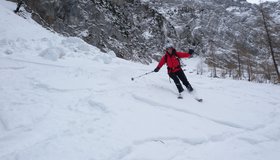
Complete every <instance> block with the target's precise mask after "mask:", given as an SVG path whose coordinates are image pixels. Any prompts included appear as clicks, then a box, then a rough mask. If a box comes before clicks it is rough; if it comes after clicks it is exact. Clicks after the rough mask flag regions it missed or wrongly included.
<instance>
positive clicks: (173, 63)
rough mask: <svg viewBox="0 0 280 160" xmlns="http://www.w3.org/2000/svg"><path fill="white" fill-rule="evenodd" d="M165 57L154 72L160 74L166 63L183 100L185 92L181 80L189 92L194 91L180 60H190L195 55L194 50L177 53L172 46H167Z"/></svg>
mask: <svg viewBox="0 0 280 160" xmlns="http://www.w3.org/2000/svg"><path fill="white" fill-rule="evenodd" d="M165 51H166V53H165V55H164V56H162V58H161V60H160V62H159V63H158V65H157V67H156V68H155V69H154V72H158V71H159V70H160V68H161V67H162V66H163V65H164V64H165V63H166V65H167V71H168V75H169V77H170V78H171V79H173V81H174V83H175V85H176V87H177V89H178V91H179V97H178V98H182V96H181V92H183V91H184V89H183V87H182V85H181V83H180V80H181V81H182V83H183V84H184V85H185V86H186V88H187V89H188V91H189V92H192V91H193V88H192V86H191V84H190V83H189V81H188V79H187V77H186V75H185V73H184V72H183V70H182V68H181V65H180V59H179V58H189V57H190V56H191V55H192V54H193V53H194V50H193V49H189V52H188V53H186V52H177V51H176V49H175V48H174V47H173V45H172V44H167V45H166V46H165Z"/></svg>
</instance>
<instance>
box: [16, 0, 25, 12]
mask: <svg viewBox="0 0 280 160" xmlns="http://www.w3.org/2000/svg"><path fill="white" fill-rule="evenodd" d="M22 4H23V0H18V1H17V8H16V10H14V12H15V13H17V12H18V11H19V9H20V7H21V5H22Z"/></svg>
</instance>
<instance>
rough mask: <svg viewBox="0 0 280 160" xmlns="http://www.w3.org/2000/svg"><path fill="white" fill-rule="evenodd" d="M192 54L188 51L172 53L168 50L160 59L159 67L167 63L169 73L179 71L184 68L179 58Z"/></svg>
mask: <svg viewBox="0 0 280 160" xmlns="http://www.w3.org/2000/svg"><path fill="white" fill-rule="evenodd" d="M190 56H191V54H189V53H187V52H176V54H172V55H170V54H169V53H167V52H166V53H165V55H164V56H163V57H162V58H161V60H160V61H159V63H158V66H157V68H158V69H160V68H161V67H162V66H163V65H164V64H165V63H166V65H167V71H168V73H174V72H177V71H179V70H181V69H182V68H181V65H180V61H179V59H178V58H188V57H190Z"/></svg>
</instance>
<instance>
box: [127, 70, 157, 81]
mask: <svg viewBox="0 0 280 160" xmlns="http://www.w3.org/2000/svg"><path fill="white" fill-rule="evenodd" d="M153 72H154V71H151V72H147V73H145V74H142V75H140V76H137V77H132V78H131V80H132V81H133V80H134V79H136V78H140V77H143V76H146V75H148V74H151V73H153Z"/></svg>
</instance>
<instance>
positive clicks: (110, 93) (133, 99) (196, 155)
mask: <svg viewBox="0 0 280 160" xmlns="http://www.w3.org/2000/svg"><path fill="white" fill-rule="evenodd" d="M4 6H5V7H4ZM0 7H1V8H0V22H1V23H2V22H3V24H4V26H5V25H7V26H15V27H14V28H10V27H7V26H6V27H3V26H2V25H1V26H0V31H1V32H2V34H3V35H4V36H3V38H2V37H1V38H0V47H1V48H0V75H1V76H0V81H1V85H0V97H1V99H0V160H26V159H36V160H47V159H48V160H49V159H51V160H61V159H67V160H78V159H79V160H80V159H84V160H171V159H172V160H186V159H190V160H194V159H197V160H212V159H215V160H217V159H228V160H236V159H238V160H257V159H269V160H276V159H277V158H279V156H280V154H279V153H280V150H279V148H280V126H279V123H280V100H279V95H280V90H279V86H276V85H270V84H255V83H249V82H245V81H233V80H227V79H213V78H208V77H206V76H200V75H196V74H194V73H195V72H193V73H186V74H187V77H188V79H189V81H190V82H191V84H192V85H193V87H194V88H195V90H196V91H197V96H199V97H200V96H201V98H203V99H204V101H203V103H198V102H197V101H196V100H194V99H193V97H192V95H189V94H187V93H184V99H182V100H178V99H177V97H176V94H177V91H176V88H175V85H174V84H173V83H171V84H170V82H169V80H168V77H167V75H166V71H165V68H164V67H163V68H162V69H161V71H160V72H158V73H152V74H149V75H147V76H144V77H141V78H137V79H135V80H134V81H131V77H136V76H137V75H141V74H143V73H146V72H148V71H150V70H153V69H154V67H155V66H156V63H153V64H151V65H149V66H145V65H142V64H138V63H132V62H128V61H125V60H121V59H118V58H116V57H114V56H113V55H109V54H104V53H100V51H99V50H98V49H96V48H95V47H92V46H88V45H87V44H85V43H84V42H82V41H81V40H79V39H77V38H71V37H70V38H66V37H62V36H59V35H56V34H53V33H51V32H49V31H46V30H44V29H42V28H41V27H40V26H39V25H37V24H36V23H34V22H33V21H32V20H31V19H30V18H28V17H25V18H26V19H22V18H20V17H19V16H16V15H15V14H14V13H13V12H12V10H13V9H14V7H15V4H13V3H11V2H6V1H1V2H0ZM7 17H9V18H7ZM18 23H21V24H22V26H23V27H21V28H17V27H18V25H16V24H18ZM7 28H9V29H7ZM26 28H28V30H26ZM13 32H14V33H13ZM6 33H7V34H6ZM32 33H33V34H34V33H38V34H36V35H35V34H34V35H33V34H32ZM27 35H31V37H29V38H28V36H27ZM52 52H53V53H52ZM57 54H58V55H57ZM187 63H188V64H189V65H188V67H193V68H190V69H189V70H195V67H196V64H197V63H199V61H198V59H192V60H188V62H187Z"/></svg>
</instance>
